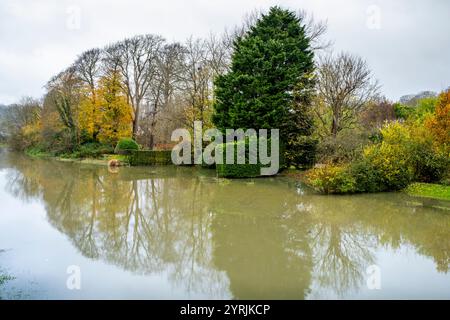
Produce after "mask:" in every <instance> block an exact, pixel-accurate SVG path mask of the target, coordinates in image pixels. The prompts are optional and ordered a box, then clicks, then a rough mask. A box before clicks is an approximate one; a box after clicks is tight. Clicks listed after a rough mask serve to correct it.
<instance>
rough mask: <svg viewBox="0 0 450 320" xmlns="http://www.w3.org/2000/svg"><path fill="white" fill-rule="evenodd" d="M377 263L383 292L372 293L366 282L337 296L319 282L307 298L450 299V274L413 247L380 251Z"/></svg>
mask: <svg viewBox="0 0 450 320" xmlns="http://www.w3.org/2000/svg"><path fill="white" fill-rule="evenodd" d="M374 254H375V263H376V265H377V266H378V267H380V274H381V289H380V290H370V289H368V287H367V285H366V282H365V281H366V280H367V275H366V277H365V278H364V282H363V283H362V284H361V286H360V287H359V288H358V289H357V290H349V291H348V292H346V293H345V294H344V295H336V293H335V292H333V291H332V290H330V289H329V288H321V287H320V286H318V284H317V282H316V281H313V283H312V285H311V289H312V290H311V291H312V292H311V294H310V295H309V296H308V297H307V299H449V298H450V277H449V274H445V273H438V272H436V268H435V264H434V262H433V261H432V260H430V259H429V258H427V257H424V256H421V255H419V254H417V253H416V250H415V249H414V248H413V247H410V246H406V245H402V246H401V247H400V248H399V249H395V250H393V249H391V248H383V247H380V248H378V249H377V250H376V251H375V252H374Z"/></svg>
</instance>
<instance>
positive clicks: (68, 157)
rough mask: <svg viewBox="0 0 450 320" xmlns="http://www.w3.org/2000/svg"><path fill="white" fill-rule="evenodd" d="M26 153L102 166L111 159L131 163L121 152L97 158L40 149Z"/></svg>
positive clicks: (40, 157)
mask: <svg viewBox="0 0 450 320" xmlns="http://www.w3.org/2000/svg"><path fill="white" fill-rule="evenodd" d="M25 154H26V155H27V156H29V157H31V158H36V159H53V160H57V161H63V162H77V163H82V164H94V165H100V166H108V164H109V162H110V161H111V160H118V161H119V162H120V165H122V166H124V165H125V166H127V165H129V160H128V157H127V156H125V155H119V154H103V155H101V156H99V157H96V158H91V157H75V156H74V155H65V156H56V155H54V154H52V153H49V152H44V151H39V150H33V149H30V150H26V151H25Z"/></svg>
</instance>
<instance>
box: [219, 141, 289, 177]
mask: <svg viewBox="0 0 450 320" xmlns="http://www.w3.org/2000/svg"><path fill="white" fill-rule="evenodd" d="M268 141H269V143H268V146H267V149H268V150H269V152H270V150H271V147H270V143H271V141H270V139H269V140H268ZM240 144H245V150H246V153H245V164H237V163H235V164H226V163H225V159H226V149H227V148H229V147H233V148H234V159H235V162H236V161H237V150H238V145H240ZM248 147H249V141H248V140H247V141H245V142H244V141H239V142H234V143H233V142H231V143H224V144H222V148H223V155H224V161H223V162H224V163H223V164H216V172H217V175H218V176H219V177H221V178H255V177H260V176H261V168H264V167H269V166H270V164H269V165H263V164H261V163H260V162H259V159H258V163H256V164H249V152H248ZM279 154H280V155H279V162H280V167H279V170H281V169H282V168H283V167H284V166H285V159H284V157H283V154H284V152H283V147H282V146H280V150H279Z"/></svg>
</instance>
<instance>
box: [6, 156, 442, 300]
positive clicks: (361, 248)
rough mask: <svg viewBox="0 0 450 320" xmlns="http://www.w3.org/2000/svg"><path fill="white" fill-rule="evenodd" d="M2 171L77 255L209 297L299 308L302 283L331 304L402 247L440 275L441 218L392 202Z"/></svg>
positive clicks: (91, 174)
mask: <svg viewBox="0 0 450 320" xmlns="http://www.w3.org/2000/svg"><path fill="white" fill-rule="evenodd" d="M3 157H5V155H3ZM3 161H5V160H3ZM7 163H8V166H10V167H13V168H15V169H16V170H13V171H10V173H9V175H8V179H9V184H8V191H9V192H11V193H12V194H13V195H14V196H16V197H19V198H21V199H23V200H27V201H28V200H30V199H41V200H42V202H43V203H44V205H45V208H46V211H47V215H48V220H49V221H50V223H51V224H52V225H53V226H54V227H55V228H57V229H58V230H59V231H60V232H62V233H64V234H65V235H67V237H68V238H69V239H70V240H71V241H72V243H73V245H74V246H75V247H76V248H78V250H80V252H81V253H82V254H83V255H84V256H86V257H89V258H92V259H101V260H102V261H106V262H108V263H111V264H114V265H117V266H119V267H121V268H123V269H125V270H129V271H132V272H134V273H137V274H144V275H147V274H155V273H165V274H168V275H169V278H170V280H171V282H172V283H173V285H174V286H180V287H183V288H185V290H186V291H187V292H202V293H205V294H207V295H208V296H210V297H212V298H213V297H216V298H222V297H227V296H228V295H230V294H231V296H232V297H234V298H238V299H254V298H286V299H291V298H292V299H303V298H307V297H308V295H309V294H310V292H311V288H312V287H313V283H315V285H314V286H315V287H317V286H318V287H321V288H329V289H331V290H333V291H334V292H335V293H337V294H338V295H341V294H342V295H343V294H344V293H346V292H348V291H349V290H357V289H358V288H360V287H361V286H362V285H363V284H364V282H365V281H364V279H365V278H364V277H365V270H366V268H367V266H369V265H371V264H374V263H376V257H375V250H376V249H377V248H379V247H382V246H387V247H389V248H394V249H395V248H399V247H400V246H402V245H406V244H407V245H411V246H413V247H414V248H415V249H416V251H417V252H419V253H420V254H421V255H424V256H427V257H430V258H431V259H433V260H434V261H435V264H436V268H437V269H438V270H439V271H441V272H448V268H449V263H450V244H449V242H448V230H450V216H449V215H448V214H443V213H442V212H439V211H438V210H436V209H429V208H421V207H419V208H418V207H411V206H407V205H406V203H407V202H406V200H407V199H403V198H402V196H401V195H398V194H387V195H386V194H379V195H360V196H349V197H322V196H318V195H314V194H311V193H308V192H307V191H306V192H302V193H299V192H297V188H296V185H295V184H294V183H293V182H292V181H291V180H289V179H288V178H276V179H258V180H254V181H250V180H237V181H229V180H220V179H216V178H215V177H214V172H211V171H208V170H199V169H195V168H180V167H156V168H121V169H120V170H119V173H117V174H113V173H109V172H108V170H107V169H106V168H103V167H96V166H86V165H79V164H76V163H63V162H57V161H50V160H32V159H28V158H26V159H24V158H23V157H20V156H18V155H13V154H10V155H8V161H7ZM419 230H420V232H419Z"/></svg>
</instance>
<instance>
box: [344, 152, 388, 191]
mask: <svg viewBox="0 0 450 320" xmlns="http://www.w3.org/2000/svg"><path fill="white" fill-rule="evenodd" d="M348 171H349V173H350V174H351V176H353V177H354V179H355V189H354V190H353V191H352V192H380V191H385V190H386V188H385V186H384V185H383V183H382V178H381V175H380V173H379V172H378V171H377V170H375V168H374V167H373V166H372V165H371V164H370V163H369V162H368V161H365V160H360V161H356V162H354V163H352V164H351V165H350V167H349V168H348Z"/></svg>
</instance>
